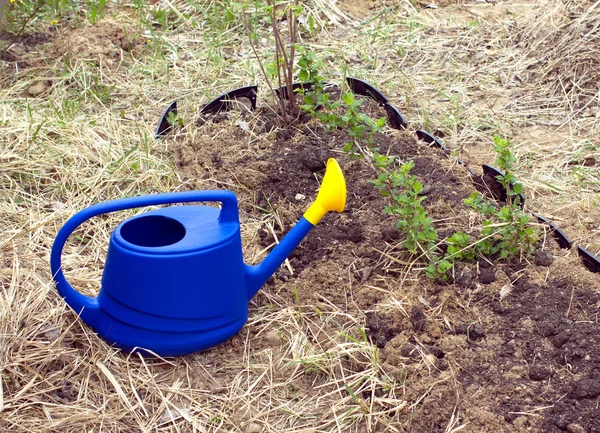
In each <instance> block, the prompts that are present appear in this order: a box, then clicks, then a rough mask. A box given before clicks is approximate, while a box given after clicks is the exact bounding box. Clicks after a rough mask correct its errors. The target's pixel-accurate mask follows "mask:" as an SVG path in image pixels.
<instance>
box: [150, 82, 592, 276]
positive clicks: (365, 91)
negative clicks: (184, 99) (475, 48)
mask: <svg viewBox="0 0 600 433" xmlns="http://www.w3.org/2000/svg"><path fill="white" fill-rule="evenodd" d="M346 82H347V83H348V87H350V89H351V90H352V91H353V92H354V93H356V94H357V95H361V96H367V97H369V98H372V99H373V100H375V102H377V103H378V104H379V105H380V106H381V107H383V108H384V109H385V111H386V114H387V118H388V123H389V125H390V127H391V128H393V129H406V127H407V125H408V122H407V121H406V118H405V117H404V116H403V115H402V113H400V111H399V110H398V109H397V108H396V107H395V106H394V105H392V104H391V103H389V101H388V98H387V97H386V96H385V95H384V94H383V93H381V92H380V91H379V90H378V89H376V88H375V87H373V86H372V85H370V84H369V83H367V82H365V81H363V80H360V79H358V78H351V77H346ZM312 87H313V84H312V83H293V84H292V90H296V89H299V88H303V89H305V90H310V89H312ZM257 93H258V86H246V87H240V88H238V89H234V90H232V91H230V92H227V93H224V94H223V95H221V96H218V97H217V98H215V99H213V100H212V101H211V102H209V103H208V104H206V105H205V106H204V107H203V108H202V110H201V111H200V113H201V114H207V113H218V112H219V111H224V110H229V109H231V100H233V99H236V98H247V99H249V100H250V104H251V109H252V110H255V109H256V95H257ZM275 93H276V94H277V96H278V97H280V98H281V97H283V98H285V99H288V96H289V95H288V91H287V86H283V87H281V88H279V89H276V90H275ZM170 113H177V101H173V102H172V103H171V104H170V105H169V106H168V107H167V108H166V109H165V111H164V112H163V114H162V116H161V118H160V121H159V123H158V127H157V128H156V133H155V136H156V138H159V137H162V136H164V135H166V134H167V133H168V132H169V131H170V130H171V129H172V125H171V124H170V123H169V122H168V117H169V114H170ZM416 134H417V137H418V138H419V139H420V140H423V141H424V142H426V143H428V144H431V145H434V146H436V147H438V148H440V149H442V150H443V151H444V153H445V154H448V153H450V150H449V149H448V148H447V147H446V146H445V145H444V143H443V142H442V141H441V140H440V139H439V138H437V137H435V136H434V135H432V134H430V133H429V132H427V131H425V130H422V129H420V130H418V131H416ZM454 160H455V162H456V163H458V164H461V165H463V166H464V167H465V168H466V169H467V171H468V172H469V174H470V175H471V176H472V177H474V178H475V177H477V175H476V174H475V172H474V171H473V170H472V169H471V168H470V167H469V166H468V165H467V164H466V163H465V162H464V161H462V160H461V159H458V158H454ZM482 168H483V172H484V174H488V175H490V176H491V177H492V178H493V179H494V181H496V182H498V179H496V176H504V173H502V172H501V171H500V170H498V169H497V168H496V167H493V166H491V165H489V164H483V165H482ZM498 186H499V188H498V189H499V191H502V192H501V197H500V199H501V200H502V201H506V199H507V194H506V191H505V190H504V188H503V187H502V184H500V182H498ZM519 198H520V202H519V206H520V207H521V208H523V206H524V204H525V196H524V195H523V194H519ZM533 216H534V217H536V218H537V219H538V220H539V221H541V222H543V223H546V224H548V225H549V226H550V229H551V231H552V233H553V234H554V237H555V239H556V241H557V242H558V245H559V246H560V248H565V249H570V248H571V247H572V245H573V242H572V241H571V240H570V239H569V238H568V237H567V235H566V234H565V233H564V232H563V231H562V230H560V229H559V228H558V227H557V226H556V224H554V223H552V222H550V221H548V219H546V218H544V217H543V216H541V215H537V214H533ZM577 249H578V252H579V256H580V257H581V260H582V262H583V264H584V265H585V267H586V268H587V269H588V270H590V271H591V272H596V273H600V260H599V259H598V258H597V257H595V256H594V255H593V254H591V253H590V252H589V251H587V250H586V249H585V248H583V247H581V246H578V247H577Z"/></svg>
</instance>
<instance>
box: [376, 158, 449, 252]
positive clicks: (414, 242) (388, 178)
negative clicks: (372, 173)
mask: <svg viewBox="0 0 600 433" xmlns="http://www.w3.org/2000/svg"><path fill="white" fill-rule="evenodd" d="M390 163H391V160H390V157H388V156H383V155H376V156H375V166H376V167H377V168H379V169H381V172H380V174H379V176H378V177H377V179H376V180H374V181H370V182H371V183H373V185H375V188H377V189H378V190H379V191H380V192H381V194H382V195H383V196H384V197H390V198H391V201H392V204H391V205H389V206H386V207H385V209H384V212H385V213H387V214H389V215H394V216H395V217H397V218H398V220H397V221H396V228H397V229H398V230H400V231H402V232H404V233H405V234H406V241H405V242H404V245H405V246H406V249H408V251H409V252H411V253H413V254H416V253H417V252H418V251H419V250H421V251H423V252H425V253H426V254H429V253H430V252H431V251H432V250H433V247H434V246H435V242H436V240H437V238H438V234H437V231H436V230H435V228H434V227H433V225H432V220H431V218H429V216H428V214H427V211H426V210H425V208H424V207H423V206H422V204H421V203H422V202H423V200H425V199H426V198H427V197H426V196H424V195H422V192H423V184H422V183H421V182H419V180H418V179H417V177H416V176H414V175H411V174H410V171H411V170H412V169H413V167H414V165H415V163H414V162H413V161H408V162H406V163H404V164H402V165H401V166H400V168H399V169H398V170H393V171H388V170H387V169H388V167H389V165H390Z"/></svg>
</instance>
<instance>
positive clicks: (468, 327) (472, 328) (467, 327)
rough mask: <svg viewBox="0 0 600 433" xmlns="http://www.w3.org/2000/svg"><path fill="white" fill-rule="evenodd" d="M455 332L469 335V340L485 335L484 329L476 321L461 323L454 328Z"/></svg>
mask: <svg viewBox="0 0 600 433" xmlns="http://www.w3.org/2000/svg"><path fill="white" fill-rule="evenodd" d="M454 332H455V333H456V334H463V335H466V336H467V337H469V339H471V340H476V339H478V338H481V337H484V336H485V329H483V327H481V325H478V324H476V323H461V324H460V325H458V326H457V327H456V329H455V330H454Z"/></svg>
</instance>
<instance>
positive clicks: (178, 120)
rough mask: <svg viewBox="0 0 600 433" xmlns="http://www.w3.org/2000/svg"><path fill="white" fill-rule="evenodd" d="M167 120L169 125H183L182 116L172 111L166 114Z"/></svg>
mask: <svg viewBox="0 0 600 433" xmlns="http://www.w3.org/2000/svg"><path fill="white" fill-rule="evenodd" d="M167 122H169V125H173V126H183V118H182V117H181V116H180V115H179V114H176V113H174V112H172V111H171V112H169V114H168V115H167Z"/></svg>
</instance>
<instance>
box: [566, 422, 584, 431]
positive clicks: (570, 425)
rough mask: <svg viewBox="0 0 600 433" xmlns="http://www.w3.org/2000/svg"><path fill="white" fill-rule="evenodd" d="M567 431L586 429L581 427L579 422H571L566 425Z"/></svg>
mask: <svg viewBox="0 0 600 433" xmlns="http://www.w3.org/2000/svg"><path fill="white" fill-rule="evenodd" d="M567 431H568V432H569V433H587V431H586V430H585V429H584V428H583V427H581V426H580V425H579V424H575V423H571V424H569V425H568V426H567Z"/></svg>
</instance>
